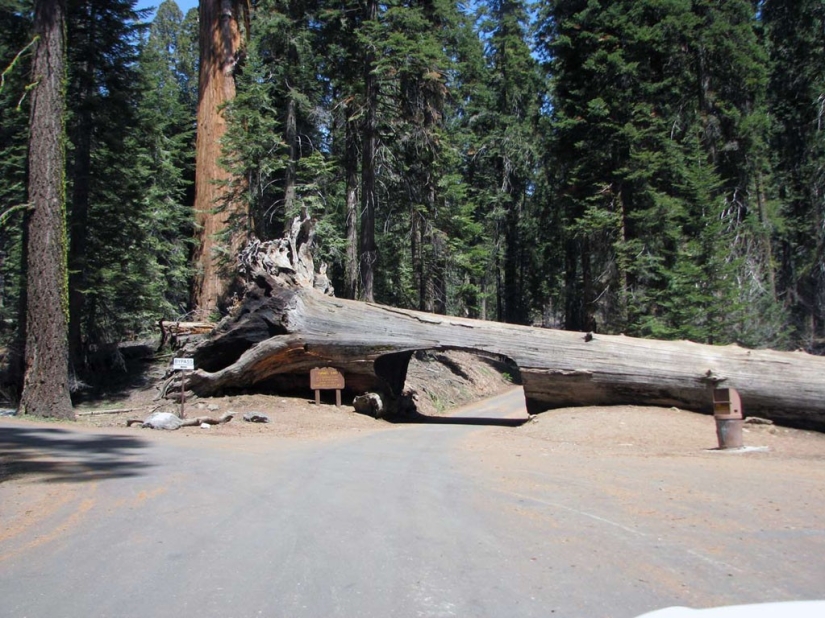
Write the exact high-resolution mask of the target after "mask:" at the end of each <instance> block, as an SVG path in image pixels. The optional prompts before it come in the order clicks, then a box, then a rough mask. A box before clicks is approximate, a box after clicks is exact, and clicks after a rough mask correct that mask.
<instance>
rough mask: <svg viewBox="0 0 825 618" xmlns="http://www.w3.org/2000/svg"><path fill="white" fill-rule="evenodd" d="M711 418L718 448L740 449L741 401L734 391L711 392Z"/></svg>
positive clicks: (716, 390) (728, 389) (720, 390)
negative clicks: (713, 419) (714, 426)
mask: <svg viewBox="0 0 825 618" xmlns="http://www.w3.org/2000/svg"><path fill="white" fill-rule="evenodd" d="M713 417H714V418H715V419H716V437H717V439H718V440H719V448H720V449H728V448H742V446H744V444H743V442H742V424H743V423H744V421H743V420H742V399H741V398H740V397H739V393H738V392H737V391H736V389H733V388H716V389H714V390H713Z"/></svg>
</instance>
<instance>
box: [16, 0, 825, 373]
mask: <svg viewBox="0 0 825 618" xmlns="http://www.w3.org/2000/svg"><path fill="white" fill-rule="evenodd" d="M50 4H51V3H49V2H45V1H44V0H0V69H2V71H3V73H2V83H1V84H0V336H2V340H3V343H4V345H5V347H6V350H7V352H8V353H7V355H6V356H7V358H8V359H9V363H10V366H11V369H12V371H11V374H12V375H13V376H17V377H16V378H15V379H17V380H18V384H22V375H23V373H24V371H25V369H24V368H23V364H24V362H23V359H25V358H26V355H25V348H26V346H27V343H26V342H27V337H26V332H25V327H26V324H25V323H26V319H25V316H26V314H27V312H26V304H27V301H29V304H30V299H29V298H28V296H29V294H28V291H29V290H30V289H35V288H36V286H34V284H33V282H32V281H31V280H30V279H31V277H30V276H29V277H27V275H31V273H32V272H34V271H33V270H32V268H33V266H37V265H38V264H39V263H38V262H36V260H39V259H41V258H39V257H38V255H39V253H37V252H35V254H33V253H32V250H31V249H28V248H27V242H28V243H29V246H31V237H30V236H31V233H33V231H36V230H37V227H36V225H35V224H33V223H32V219H34V218H35V214H36V213H37V212H39V210H38V209H39V207H38V206H37V204H36V201H35V198H34V197H33V196H32V194H31V191H32V189H31V186H30V185H31V183H32V175H33V174H35V172H36V169H37V165H42V164H43V162H42V161H37V160H36V159H35V154H36V151H35V150H34V149H33V145H32V143H31V141H30V140H33V139H35V138H36V136H37V135H38V134H37V133H36V132H35V127H36V122H37V119H36V116H35V114H33V113H32V105H33V104H34V102H35V101H37V100H38V99H37V96H40V95H38V93H39V92H40V91H41V90H42V89H41V86H45V84H42V78H38V77H36V76H35V75H34V73H33V69H34V63H35V61H36V60H37V58H38V53H40V50H42V44H43V43H44V41H45V39H44V37H42V36H40V35H38V34H37V32H38V31H37V30H36V28H37V27H38V19H37V15H39V13H38V12H37V11H38V10H39V9H42V7H43V6H46V5H50ZM58 4H59V5H60V6H63V4H64V2H63V1H61V2H59V3H58ZM137 6H138V3H137V2H136V0H65V6H64V7H63V8H64V14H63V16H62V17H61V18H60V19H61V22H62V24H63V27H64V30H65V52H64V59H65V79H64V80H63V82H62V83H63V88H64V89H65V92H64V93H63V95H62V97H63V99H64V103H63V104H62V105H63V107H64V108H65V109H63V111H59V110H60V109H61V106H60V105H57V106H55V107H54V109H55V110H58V111H57V112H55V113H60V114H61V115H62V117H61V118H59V119H58V124H59V125H60V126H62V127H63V128H62V131H63V132H64V135H57V136H56V139H58V140H59V143H61V144H63V148H62V152H61V154H60V156H59V157H57V158H56V159H53V160H52V163H59V162H60V161H61V160H62V161H63V162H62V163H60V167H61V168H62V169H61V171H62V179H58V180H56V181H55V182H59V183H61V184H62V187H59V188H60V189H61V190H62V194H61V195H62V199H63V200H64V201H65V204H64V205H63V206H64V211H63V212H64V213H65V214H64V215H60V214H59V213H58V216H63V217H65V222H64V224H63V225H64V227H63V229H64V235H65V238H64V239H63V241H64V244H65V247H64V248H63V249H55V250H54V251H58V250H59V251H61V252H62V253H60V254H59V255H58V254H55V255H53V256H52V257H53V258H54V259H55V260H57V261H58V262H59V263H60V264H62V266H61V268H62V269H63V270H64V271H65V272H66V276H65V279H66V283H67V287H68V291H67V292H66V293H65V299H61V300H60V302H59V303H57V304H58V305H60V306H57V307H52V309H53V310H54V311H63V312H64V313H66V318H67V325H66V329H65V330H66V334H65V338H66V342H65V343H66V344H67V345H68V360H67V362H68V365H69V367H68V370H69V375H70V376H74V378H76V379H75V380H74V383H76V384H82V380H83V376H84V375H87V374H88V373H89V372H92V371H94V367H93V364H94V363H93V358H94V357H95V355H97V354H99V353H100V352H101V351H105V350H106V349H109V348H111V346H113V345H114V344H116V343H117V342H119V341H123V340H126V339H130V338H136V337H140V336H142V335H145V334H147V333H149V332H151V331H152V330H153V329H154V328H156V324H157V321H158V319H161V318H163V319H186V318H187V317H192V316H194V317H197V318H198V319H204V318H207V319H216V318H219V317H220V314H221V313H222V312H225V311H226V310H227V308H228V307H229V305H230V304H231V303H232V301H233V298H234V295H235V294H237V292H238V290H237V287H236V286H235V285H234V284H235V282H234V280H233V276H232V274H231V271H232V267H233V263H234V251H235V250H236V249H237V247H238V246H239V245H240V244H241V243H243V242H245V240H246V239H247V238H251V237H252V236H253V235H254V236H255V237H257V238H259V239H264V240H266V239H272V238H276V237H280V236H281V235H282V234H283V233H284V230H285V228H286V227H287V226H288V225H289V222H290V221H291V220H292V218H293V217H294V216H295V215H296V214H298V213H300V212H301V211H303V210H305V211H307V212H309V213H310V215H311V216H312V217H314V218H315V219H316V221H317V244H318V246H317V253H318V254H317V256H316V259H317V260H318V261H324V262H326V263H327V264H328V265H329V271H328V275H329V276H330V278H331V280H332V283H333V285H334V287H335V289H336V291H337V294H338V295H339V296H345V297H348V298H355V299H363V300H370V301H376V302H379V303H384V304H389V305H393V306H398V307H406V308H414V309H420V310H424V311H430V312H436V313H445V314H452V315H462V316H466V317H472V318H480V319H484V320H498V321H504V322H511V323H519V324H533V325H540V326H546V327H555V328H565V329H571V330H584V331H594V332H603V333H625V334H628V335H633V336H640V337H656V338H664V339H690V340H693V341H698V342H704V343H713V344H727V343H732V342H735V343H739V344H741V345H745V346H750V347H772V348H778V349H803V350H806V351H809V352H813V353H819V354H821V353H823V352H825V0H758V1H754V0H728V1H727V2H723V3H720V2H711V1H710V0H668V1H662V0H611V1H607V0H548V1H546V2H543V3H541V4H540V5H532V4H530V3H528V2H527V1H526V0H488V1H486V2H473V3H467V4H464V3H456V2H450V1H449V0H406V1H404V2H400V1H397V0H390V1H389V2H383V3H377V2H375V0H335V1H332V2H329V1H327V0H232V1H228V0H223V1H221V0H201V2H200V7H199V9H192V10H190V11H189V12H188V13H187V14H185V15H184V14H183V13H182V12H181V10H180V9H179V8H178V6H177V5H176V4H175V2H174V1H173V0H165V1H164V2H162V3H160V4H159V6H158V7H157V9H156V11H154V12H149V11H143V10H138V8H137ZM230 9H231V10H230ZM52 167H53V166H52ZM55 246H57V245H55ZM54 251H53V253H54ZM41 253H42V247H41ZM36 272H40V271H39V266H38V269H37V270H36ZM27 280H28V283H27ZM38 283H39V282H38ZM58 283H60V282H58ZM60 285H61V286H62V284H60ZM58 287H60V286H58ZM56 294H57V297H58V298H60V294H61V293H60V292H59V291H58V292H56ZM64 305H65V307H64ZM62 307H63V308H62ZM61 336H62V335H61ZM29 341H30V339H29ZM28 345H31V344H30V343H29V344H28ZM15 359H17V360H15ZM15 366H16V367H17V370H16V371H15Z"/></svg>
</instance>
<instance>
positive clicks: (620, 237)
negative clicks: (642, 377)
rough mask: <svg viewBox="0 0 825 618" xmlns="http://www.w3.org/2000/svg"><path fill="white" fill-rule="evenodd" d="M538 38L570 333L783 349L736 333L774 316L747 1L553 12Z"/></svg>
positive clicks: (775, 334) (591, 6)
mask: <svg viewBox="0 0 825 618" xmlns="http://www.w3.org/2000/svg"><path fill="white" fill-rule="evenodd" d="M541 37H542V39H541V40H542V42H543V45H544V51H545V54H546V55H547V57H548V59H549V66H550V70H551V71H552V73H553V80H554V81H553V92H552V100H553V105H554V108H553V114H552V116H553V125H552V126H553V136H552V139H553V142H552V147H553V149H554V151H555V152H554V160H555V161H556V162H557V163H558V165H559V166H560V168H561V172H560V177H559V183H560V186H559V187H558V192H557V194H556V200H557V202H556V203H557V207H558V208H561V209H562V211H563V212H564V213H565V215H564V216H565V228H566V230H567V241H566V251H567V259H566V268H567V272H566V283H567V285H566V290H565V292H566V299H565V302H566V308H567V311H566V318H567V322H566V324H567V326H568V327H570V328H579V329H587V330H590V329H600V330H605V331H613V332H626V333H628V334H635V335H646V336H656V337H667V338H671V337H680V338H689V339H694V340H698V341H708V342H720V343H721V342H728V341H732V340H744V339H748V341H747V343H749V344H759V345H765V344H773V345H777V344H781V343H782V341H783V338H782V334H781V329H780V328H777V327H776V325H775V324H771V325H769V326H768V327H767V328H766V329H764V332H765V337H764V338H758V339H754V338H753V336H752V335H753V333H752V332H751V334H750V335H749V336H748V337H745V336H744V329H745V328H746V325H747V324H749V323H750V322H751V321H752V320H754V319H757V318H758V319H759V320H765V319H767V318H766V317H765V316H766V315H767V314H768V313H771V312H766V311H765V310H766V309H768V308H770V307H772V306H773V305H775V297H774V292H773V290H772V289H771V286H770V280H771V274H772V273H771V259H772V256H771V247H770V236H771V232H772V229H773V227H774V225H775V222H774V221H773V220H771V218H770V216H769V214H768V209H767V208H766V207H765V202H766V201H767V199H768V197H767V194H766V187H765V186H764V183H765V175H766V173H767V170H766V166H765V161H766V150H765V139H766V137H767V131H768V127H769V123H768V119H767V115H766V110H765V106H764V103H765V87H766V78H767V74H766V70H765V68H764V67H765V64H766V62H765V60H766V59H765V54H764V50H763V48H762V46H761V45H760V43H759V40H758V38H757V34H756V18H755V15H754V13H753V10H752V5H751V4H750V3H748V2H727V3H724V4H722V5H719V4H718V3H705V2H698V3H697V2H687V1H684V2H679V1H673V2H667V3H662V2H654V1H650V2H609V3H607V2H605V3H599V2H569V1H562V2H556V3H553V4H552V5H551V7H550V8H549V9H548V10H547V11H545V13H544V15H543V28H542V30H541ZM697 86H698V87H697Z"/></svg>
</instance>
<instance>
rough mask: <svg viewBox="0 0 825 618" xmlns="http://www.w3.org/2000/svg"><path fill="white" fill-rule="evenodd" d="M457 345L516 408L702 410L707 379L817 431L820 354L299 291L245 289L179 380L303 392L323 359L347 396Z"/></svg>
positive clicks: (824, 393) (218, 387)
mask: <svg viewBox="0 0 825 618" xmlns="http://www.w3.org/2000/svg"><path fill="white" fill-rule="evenodd" d="M426 349H461V350H469V351H477V352H479V353H483V354H489V355H493V356H496V357H500V358H503V359H507V360H508V361H509V362H510V363H512V365H513V366H514V372H516V373H520V377H521V381H522V383H523V386H524V393H525V398H526V401H527V406H528V410H529V411H530V412H531V413H536V412H541V411H544V410H548V409H551V408H561V407H567V406H583V405H616V404H636V405H656V406H676V407H679V408H684V409H689V410H697V411H704V412H710V411H711V407H712V396H711V393H710V390H711V389H712V388H713V387H714V386H721V387H726V388H736V389H738V390H739V392H740V393H741V395H742V399H743V405H744V409H745V413H746V414H748V415H756V416H762V417H766V418H771V419H774V420H777V421H782V422H785V423H789V424H793V425H798V426H805V427H813V428H819V429H823V428H825V381H823V378H822V376H824V375H825V358H820V357H814V356H811V355H808V354H805V353H802V352H793V353H787V352H774V351H768V350H746V349H743V348H740V347H738V346H709V345H700V344H696V343H690V342H685V341H657V340H649V339H635V338H631V337H624V336H608V335H595V336H592V335H589V334H587V335H586V334H584V333H578V332H570V331H558V330H550V329H539V328H529V327H525V326H516V325H510V324H502V323H495V322H483V321H478V320H470V319H463V318H456V317H446V316H437V315H432V314H427V313H420V312H415V311H407V310H401V309H394V308H390V307H385V306H380V305H376V304H371V303H360V302H355V301H348V300H342V299H336V298H330V297H327V296H324V295H321V294H318V293H317V292H316V291H314V290H312V289H309V288H302V289H291V288H278V287H275V286H273V287H268V288H263V287H258V286H254V287H252V288H250V291H249V294H248V295H247V297H246V299H245V301H244V303H243V305H242V307H241V309H240V311H239V312H238V313H237V314H236V315H235V316H234V317H232V318H230V319H227V320H225V321H224V322H223V323H222V324H221V325H220V326H219V327H218V329H216V331H215V332H214V333H213V334H212V336H211V337H210V338H209V339H208V340H206V341H204V342H202V343H201V344H199V346H198V347H197V348H196V349H194V350H193V355H194V358H195V363H196V366H197V367H198V368H199V369H198V370H196V371H195V372H194V373H193V374H191V375H190V377H189V379H188V384H187V387H188V388H191V389H192V390H193V391H194V392H195V393H197V394H201V395H209V394H216V393H219V392H221V391H223V390H227V389H237V388H250V387H256V388H276V389H306V388H308V373H309V370H310V369H312V368H314V367H321V366H327V365H330V366H334V367H336V368H337V369H339V370H340V371H342V372H343V373H344V375H345V378H346V382H347V388H348V390H349V391H350V392H351V393H356V394H357V393H361V392H365V391H372V390H377V391H380V392H382V393H384V395H385V396H386V397H387V398H388V399H389V400H390V402H391V401H392V400H393V399H397V397H398V396H399V395H400V393H401V392H402V389H403V385H404V379H405V375H406V370H407V365H408V363H409V360H410V356H411V355H412V353H413V352H414V351H416V350H426Z"/></svg>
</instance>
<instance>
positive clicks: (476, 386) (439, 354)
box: [375, 347, 528, 426]
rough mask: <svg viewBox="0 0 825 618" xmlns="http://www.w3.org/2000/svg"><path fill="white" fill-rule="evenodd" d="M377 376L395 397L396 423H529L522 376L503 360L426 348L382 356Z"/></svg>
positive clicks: (470, 351) (479, 353)
mask: <svg viewBox="0 0 825 618" xmlns="http://www.w3.org/2000/svg"><path fill="white" fill-rule="evenodd" d="M375 371H376V374H377V375H378V376H379V377H381V378H382V379H383V380H384V381H385V382H386V383H387V384H388V385H389V386H390V388H391V390H392V392H393V394H394V396H395V397H396V400H397V404H396V406H395V407H396V413H395V414H393V415H392V417H391V418H388V420H391V421H393V422H401V423H431V424H466V425H501V426H516V425H520V424H521V423H523V422H524V421H526V420H527V419H528V414H527V410H526V405H525V398H524V391H523V388H522V386H521V385H522V379H521V372H520V370H519V367H518V365H517V364H516V363H515V362H514V361H513V360H512V359H510V358H508V357H505V356H501V355H498V354H491V353H486V352H483V351H479V350H475V349H468V348H455V347H435V348H422V349H417V350H410V351H406V352H403V353H394V354H388V355H385V356H382V357H380V358H378V359H376V362H375ZM505 394H506V395H507V396H506V397H503V395H505Z"/></svg>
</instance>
